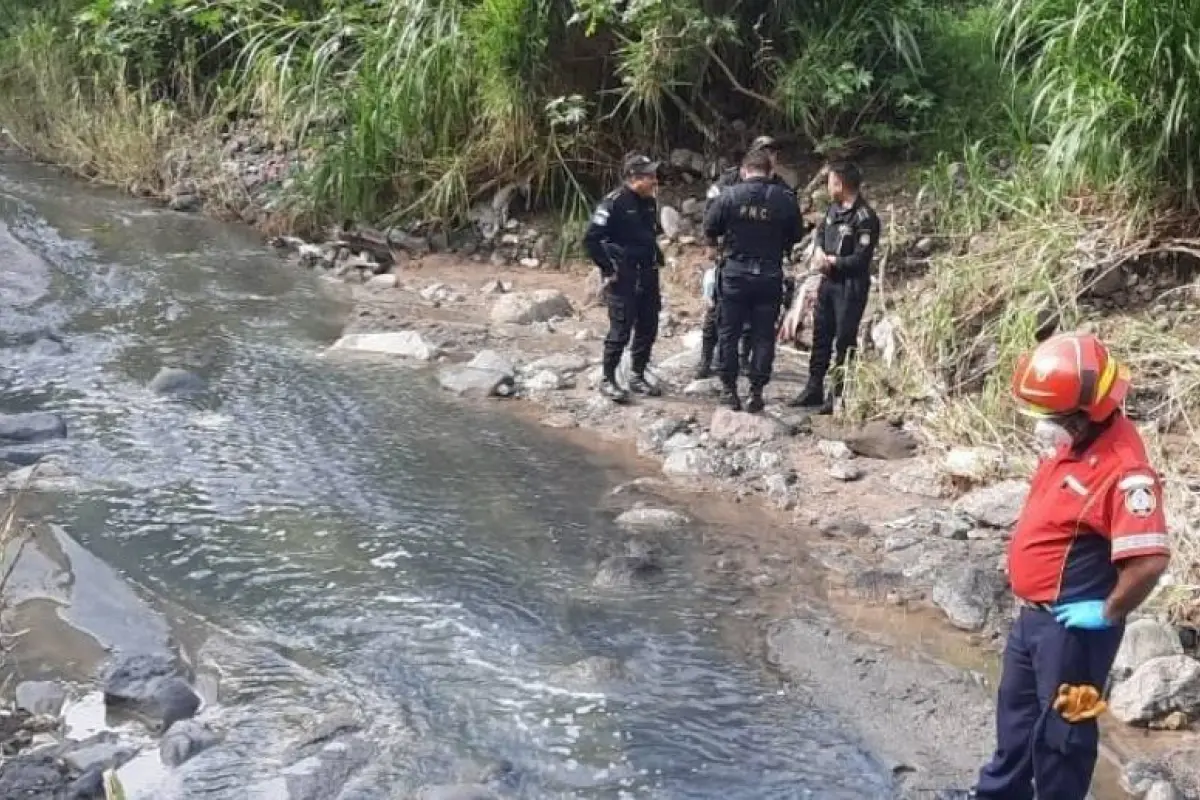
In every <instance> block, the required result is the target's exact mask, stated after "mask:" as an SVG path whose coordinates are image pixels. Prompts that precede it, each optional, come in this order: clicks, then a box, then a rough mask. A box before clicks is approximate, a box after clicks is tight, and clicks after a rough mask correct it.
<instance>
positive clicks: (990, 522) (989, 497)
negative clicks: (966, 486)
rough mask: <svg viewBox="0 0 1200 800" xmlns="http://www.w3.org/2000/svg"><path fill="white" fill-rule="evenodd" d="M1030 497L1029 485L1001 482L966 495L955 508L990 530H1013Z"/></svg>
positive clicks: (1023, 482)
mask: <svg viewBox="0 0 1200 800" xmlns="http://www.w3.org/2000/svg"><path fill="white" fill-rule="evenodd" d="M1028 495H1029V484H1028V483H1026V482H1025V481H1018V480H1009V481H1001V482H1000V483H997V484H994V485H992V486H984V487H982V488H980V489H976V490H975V491H973V492H970V493H968V494H966V495H964V496H963V497H962V498H961V499H960V500H959V501H958V502H957V503H956V504H955V507H956V508H957V509H958V510H960V511H962V512H963V513H964V514H966V515H967V516H969V517H971V518H972V519H974V520H976V521H977V522H979V523H981V524H983V525H986V526H988V527H990V528H1011V527H1012V526H1013V525H1015V524H1016V522H1017V517H1018V516H1019V515H1020V513H1021V508H1022V506H1024V504H1025V498H1026V497H1027V496H1028Z"/></svg>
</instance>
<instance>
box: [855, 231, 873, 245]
mask: <svg viewBox="0 0 1200 800" xmlns="http://www.w3.org/2000/svg"><path fill="white" fill-rule="evenodd" d="M858 243H859V245H861V246H862V247H867V246H868V245H870V244H871V234H869V233H864V234H861V235H860V236H859V237H858Z"/></svg>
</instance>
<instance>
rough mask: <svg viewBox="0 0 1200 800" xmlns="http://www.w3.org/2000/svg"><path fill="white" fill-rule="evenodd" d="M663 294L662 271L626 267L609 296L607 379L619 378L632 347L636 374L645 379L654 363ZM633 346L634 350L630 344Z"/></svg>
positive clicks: (606, 338) (605, 352)
mask: <svg viewBox="0 0 1200 800" xmlns="http://www.w3.org/2000/svg"><path fill="white" fill-rule="evenodd" d="M661 311H662V292H661V290H660V287H659V282H658V268H657V267H652V266H646V267H622V268H621V269H620V270H618V272H617V281H616V283H614V284H613V286H612V288H611V289H610V293H609V296H608V336H606V337H605V339H604V376H605V377H606V378H615V377H616V374H617V366H618V365H619V364H620V363H621V355H622V353H624V352H625V348H626V347H629V356H630V360H631V362H632V364H631V366H632V367H633V373H634V374H635V375H641V374H642V373H643V372H644V371H645V370H646V365H647V364H649V363H650V351H651V350H652V349H653V348H654V342H655V340H656V339H658V315H659V312H661ZM631 340H632V342H633V344H632V346H630V341H631Z"/></svg>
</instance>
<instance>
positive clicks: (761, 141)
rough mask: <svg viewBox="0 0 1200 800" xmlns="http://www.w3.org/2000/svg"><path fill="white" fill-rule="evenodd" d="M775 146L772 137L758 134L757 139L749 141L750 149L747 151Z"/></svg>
mask: <svg viewBox="0 0 1200 800" xmlns="http://www.w3.org/2000/svg"><path fill="white" fill-rule="evenodd" d="M775 147H776V142H775V138H774V137H772V136H759V137H758V138H757V139H755V140H754V141H753V142H751V143H750V151H749V152H751V153H753V152H754V151H755V150H774V149H775Z"/></svg>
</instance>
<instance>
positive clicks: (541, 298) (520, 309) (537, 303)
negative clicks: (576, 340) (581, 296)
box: [491, 289, 574, 325]
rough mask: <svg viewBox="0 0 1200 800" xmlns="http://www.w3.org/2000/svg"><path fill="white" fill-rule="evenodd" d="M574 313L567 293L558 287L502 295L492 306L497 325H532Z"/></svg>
mask: <svg viewBox="0 0 1200 800" xmlns="http://www.w3.org/2000/svg"><path fill="white" fill-rule="evenodd" d="M572 313H574V309H572V307H571V301H570V300H568V299H567V296H566V295H565V294H563V293H562V292H560V291H558V290H557V289H539V290H537V291H534V292H513V293H512V294H505V295H501V296H500V297H499V299H497V300H496V302H495V304H494V305H493V306H492V312H491V321H492V323H493V324H495V325H530V324H532V323H534V322H549V321H550V320H552V319H554V318H555V317H569V316H571V314H572Z"/></svg>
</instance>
